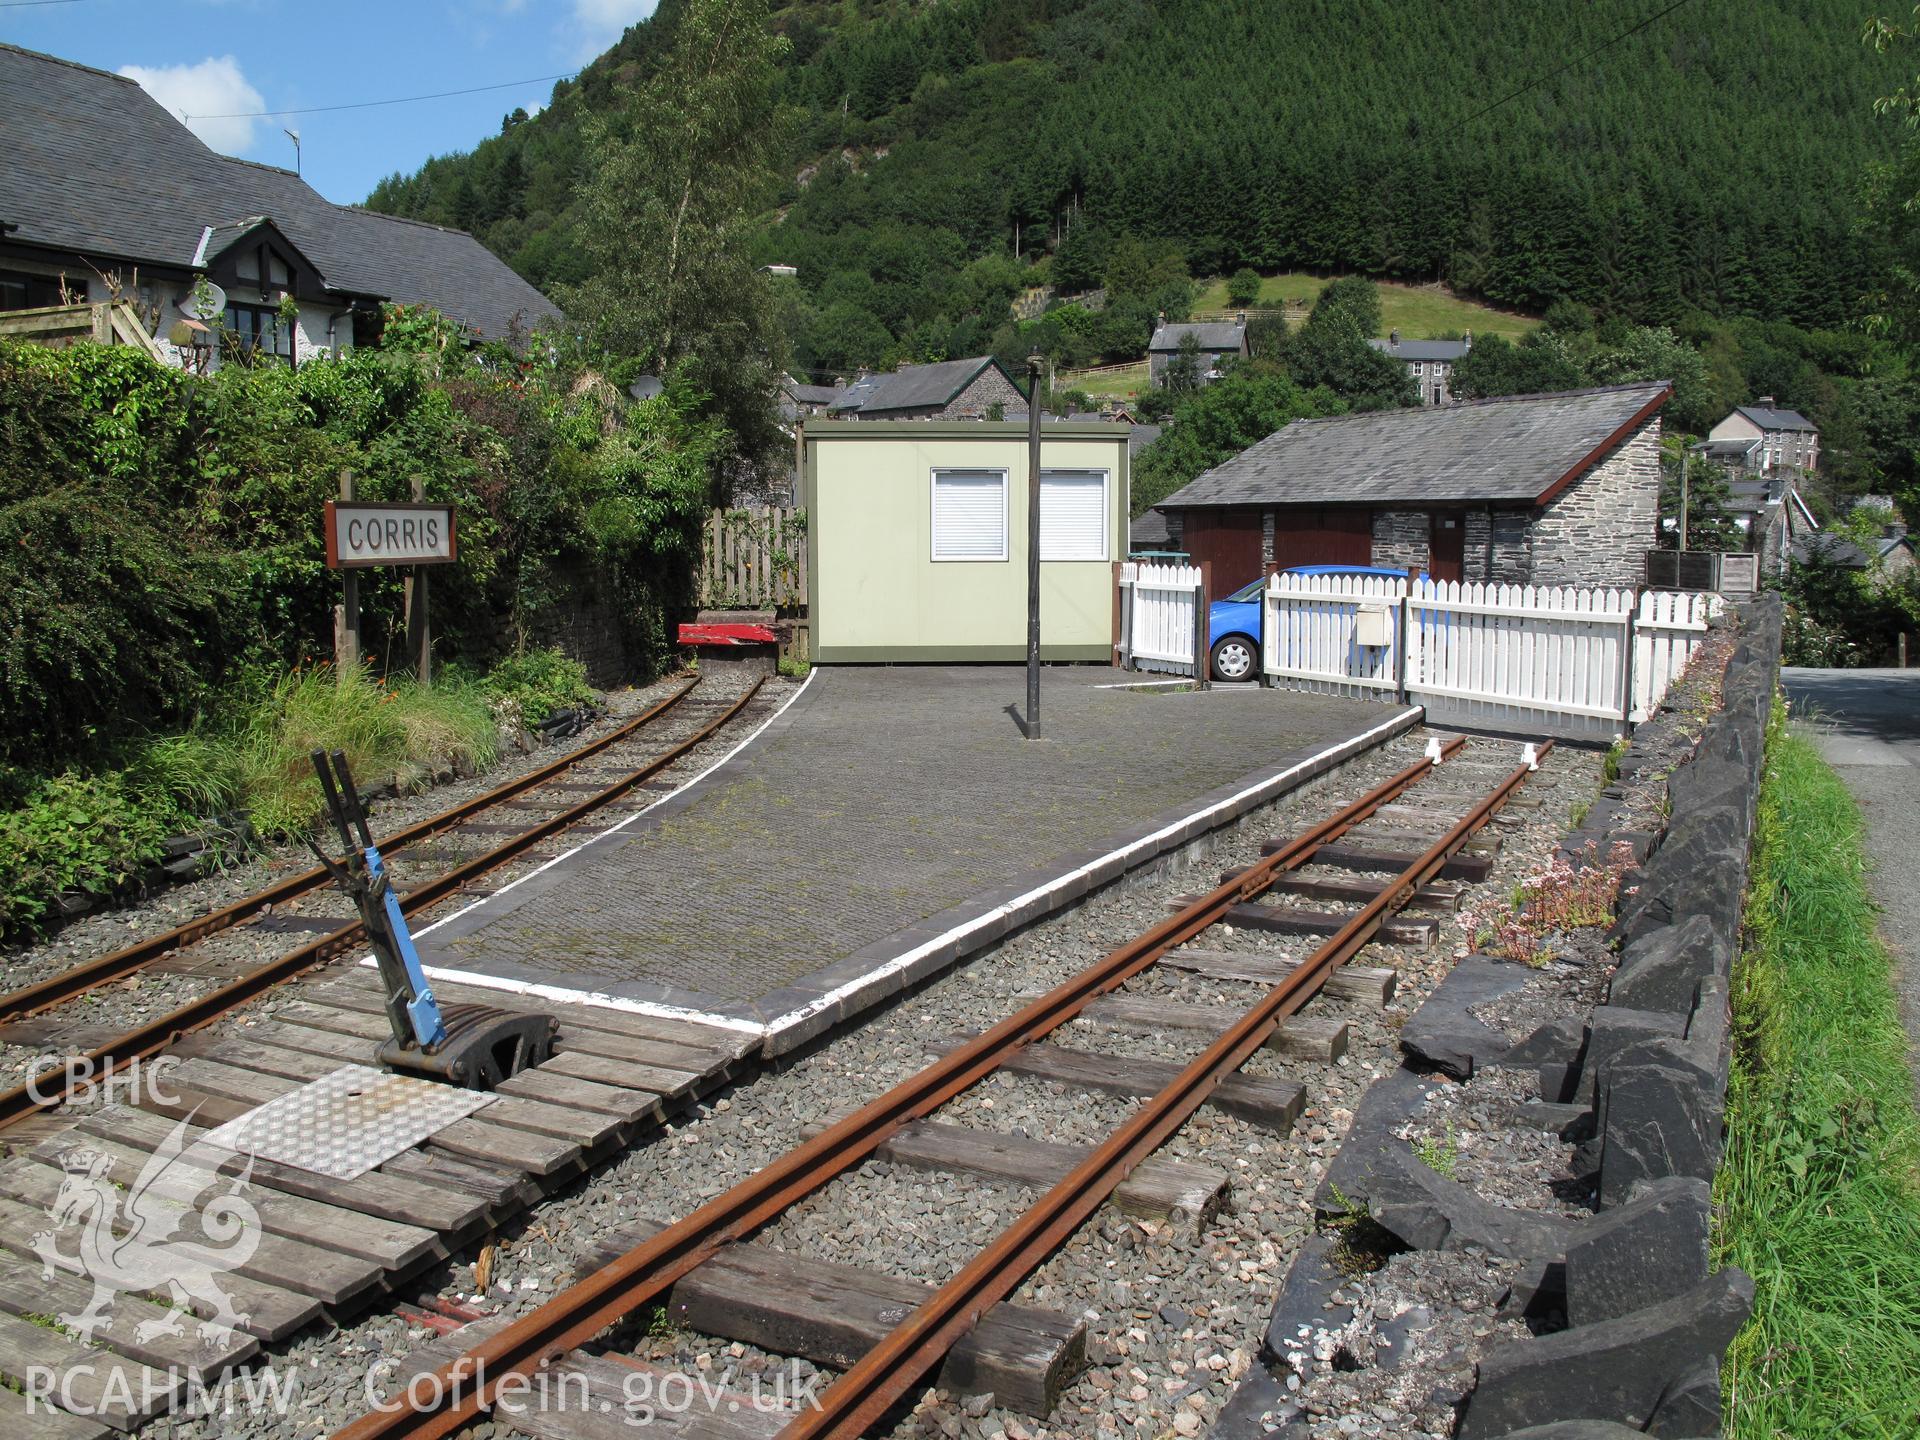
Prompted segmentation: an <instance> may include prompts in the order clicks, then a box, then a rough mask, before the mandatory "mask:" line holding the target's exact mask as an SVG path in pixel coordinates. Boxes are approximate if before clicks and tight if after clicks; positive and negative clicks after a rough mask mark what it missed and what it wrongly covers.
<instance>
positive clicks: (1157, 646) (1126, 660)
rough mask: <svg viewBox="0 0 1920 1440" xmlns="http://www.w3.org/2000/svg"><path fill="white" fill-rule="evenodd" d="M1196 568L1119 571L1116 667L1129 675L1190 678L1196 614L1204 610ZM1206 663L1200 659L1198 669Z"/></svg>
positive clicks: (1138, 565) (1138, 566) (1133, 566)
mask: <svg viewBox="0 0 1920 1440" xmlns="http://www.w3.org/2000/svg"><path fill="white" fill-rule="evenodd" d="M1204 587H1205V582H1204V580H1203V579H1202V576H1201V573H1200V567H1199V566H1198V565H1154V564H1149V563H1146V562H1143V561H1135V560H1129V561H1127V562H1125V563H1124V564H1122V565H1121V566H1120V663H1121V664H1122V665H1124V666H1125V667H1126V668H1128V669H1129V670H1163V671H1166V672H1168V673H1169V674H1174V675H1192V674H1194V673H1195V668H1194V659H1195V657H1194V653H1193V651H1194V640H1195V637H1196V634H1197V630H1198V625H1199V619H1198V611H1199V609H1200V607H1202V606H1204V605H1205V604H1206V593H1205V588H1204ZM1205 659H1206V657H1205V656H1201V657H1200V660H1201V662H1202V663H1204V662H1205Z"/></svg>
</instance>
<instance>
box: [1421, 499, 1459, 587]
mask: <svg viewBox="0 0 1920 1440" xmlns="http://www.w3.org/2000/svg"><path fill="white" fill-rule="evenodd" d="M1431 535H1432V538H1431V539H1430V540H1429V541H1428V543H1427V554H1428V560H1427V573H1428V574H1430V575H1432V576H1433V578H1434V579H1436V580H1464V579H1466V575H1465V574H1464V573H1463V572H1464V570H1465V567H1466V560H1467V522H1466V520H1465V519H1464V518H1463V517H1461V516H1460V515H1459V514H1457V513H1448V512H1446V511H1438V512H1436V513H1435V514H1434V516H1433V520H1432V526H1431Z"/></svg>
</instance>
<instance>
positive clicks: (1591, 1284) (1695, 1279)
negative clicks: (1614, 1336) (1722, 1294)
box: [1566, 1175, 1713, 1325]
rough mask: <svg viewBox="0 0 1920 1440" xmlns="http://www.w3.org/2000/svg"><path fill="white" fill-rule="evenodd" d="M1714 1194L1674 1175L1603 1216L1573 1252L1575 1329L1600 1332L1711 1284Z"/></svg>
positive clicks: (1570, 1279)
mask: <svg viewBox="0 0 1920 1440" xmlns="http://www.w3.org/2000/svg"><path fill="white" fill-rule="evenodd" d="M1712 1213H1713V1191H1712V1189H1711V1188H1710V1187H1709V1186H1708V1185H1707V1184H1706V1182H1705V1181H1702V1180H1695V1179H1691V1178H1689V1177H1686V1176H1679V1175H1670V1176H1668V1177H1666V1178H1665V1179H1662V1180H1656V1181H1654V1182H1653V1183H1652V1184H1650V1185H1647V1186H1645V1187H1643V1188H1642V1190H1641V1191H1640V1192H1639V1193H1638V1194H1636V1195H1635V1196H1634V1197H1633V1198H1632V1199H1631V1200H1630V1201H1628V1202H1627V1204H1625V1205H1622V1206H1621V1207H1619V1208H1618V1209H1616V1210H1611V1211H1607V1212H1605V1213H1604V1214H1603V1216H1602V1220H1603V1221H1612V1222H1613V1223H1611V1224H1605V1223H1600V1222H1595V1223H1594V1224H1593V1226H1592V1227H1591V1229H1590V1230H1589V1231H1588V1233H1586V1234H1584V1235H1583V1236H1582V1237H1581V1238H1580V1239H1578V1240H1576V1241H1575V1242H1574V1243H1572V1244H1570V1245H1568V1246H1567V1252H1566V1253H1567V1258H1566V1291H1567V1321H1568V1323H1569V1324H1572V1325H1594V1324H1598V1323H1599V1322H1600V1321H1602V1320H1612V1319H1614V1318H1615V1317H1617V1316H1620V1315H1625V1314H1627V1313H1628V1312H1629V1311H1633V1310H1639V1309H1642V1308H1643V1307H1645V1306H1648V1305H1657V1304H1659V1303H1660V1302H1661V1301H1664V1300H1671V1299H1673V1298H1674V1297H1675V1296H1676V1295H1680V1294H1683V1293H1684V1292H1686V1291H1688V1290H1691V1289H1692V1288H1693V1287H1694V1286H1696V1285H1698V1284H1700V1283H1701V1282H1702V1281H1704V1280H1705V1279H1706V1278H1707V1227H1708V1223H1709V1220H1710V1218H1711V1216H1712Z"/></svg>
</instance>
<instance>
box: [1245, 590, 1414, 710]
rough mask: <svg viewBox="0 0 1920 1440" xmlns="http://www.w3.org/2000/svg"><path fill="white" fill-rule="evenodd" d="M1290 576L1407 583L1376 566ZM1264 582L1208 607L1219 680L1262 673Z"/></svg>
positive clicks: (1249, 678)
mask: <svg viewBox="0 0 1920 1440" xmlns="http://www.w3.org/2000/svg"><path fill="white" fill-rule="evenodd" d="M1283 573H1284V574H1287V575H1380V576H1385V577H1386V578H1388V579H1392V580H1404V579H1406V578H1407V572H1406V571H1404V570H1392V569H1383V568H1381V567H1380V566H1377V565H1295V566H1294V567H1293V568H1292V569H1290V570H1287V571H1284V572H1283ZM1266 584H1267V582H1266V581H1265V580H1255V581H1254V582H1253V583H1252V584H1250V585H1242V586H1241V587H1240V588H1239V589H1238V590H1236V591H1234V592H1233V593H1232V594H1231V595H1229V596H1227V597H1226V598H1225V599H1224V600H1216V601H1214V602H1213V604H1211V605H1210V606H1208V607H1207V643H1208V644H1209V646H1211V649H1210V651H1209V661H1208V663H1209V664H1210V665H1211V667H1212V670H1213V678H1214V679H1216V680H1226V681H1232V680H1251V679H1253V678H1254V677H1255V676H1257V675H1258V674H1259V673H1260V592H1261V591H1262V590H1264V589H1265V588H1266Z"/></svg>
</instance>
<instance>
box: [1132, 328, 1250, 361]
mask: <svg viewBox="0 0 1920 1440" xmlns="http://www.w3.org/2000/svg"><path fill="white" fill-rule="evenodd" d="M1189 335H1191V336H1193V337H1194V339H1195V340H1197V341H1199V343H1200V348H1201V349H1202V350H1213V351H1222V352H1224V351H1233V352H1235V353H1238V352H1239V351H1240V350H1241V349H1242V348H1244V346H1245V345H1246V340H1247V327H1246V326H1245V325H1242V324H1239V323H1238V322H1236V321H1231V320H1227V321H1205V322H1200V323H1197V324H1192V325H1161V326H1160V327H1158V328H1157V329H1156V330H1155V331H1154V332H1153V339H1152V341H1151V342H1149V343H1148V345H1147V349H1148V350H1150V351H1151V350H1163V351H1166V352H1167V353H1169V354H1173V353H1176V352H1177V351H1178V350H1179V349H1180V342H1181V341H1182V340H1184V339H1185V338H1186V337H1187V336H1189Z"/></svg>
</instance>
